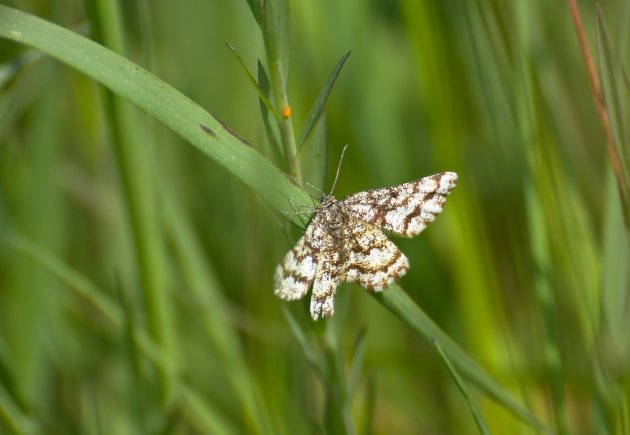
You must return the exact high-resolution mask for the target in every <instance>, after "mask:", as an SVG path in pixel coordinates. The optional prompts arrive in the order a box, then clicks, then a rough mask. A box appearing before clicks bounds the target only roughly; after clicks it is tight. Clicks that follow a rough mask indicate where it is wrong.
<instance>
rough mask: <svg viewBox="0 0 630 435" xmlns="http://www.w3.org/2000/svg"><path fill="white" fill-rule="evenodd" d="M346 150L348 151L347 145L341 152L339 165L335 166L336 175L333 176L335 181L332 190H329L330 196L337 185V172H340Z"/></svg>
mask: <svg viewBox="0 0 630 435" xmlns="http://www.w3.org/2000/svg"><path fill="white" fill-rule="evenodd" d="M346 149H348V144H346V145H345V146H344V147H343V150H342V151H341V157H339V164H338V165H337V173H336V174H335V181H333V185H332V189H330V194H331V195H332V194H333V192H334V191H335V186H336V185H337V180H338V179H339V171H340V170H341V163H343V156H344V154H346Z"/></svg>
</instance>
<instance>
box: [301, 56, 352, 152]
mask: <svg viewBox="0 0 630 435" xmlns="http://www.w3.org/2000/svg"><path fill="white" fill-rule="evenodd" d="M348 57H350V52H347V53H346V54H344V55H343V56H342V57H341V59H339V62H337V65H335V67H334V68H333V70H332V72H331V73H330V75H329V76H328V80H326V83H324V86H323V87H322V90H321V91H320V92H319V95H318V96H317V99H316V100H315V102H314V103H313V107H311V111H310V112H309V114H308V118H306V123H305V124H304V128H303V129H302V134H300V139H299V140H298V145H297V146H298V150H300V149H301V148H302V147H303V146H304V144H305V143H306V141H307V140H308V137H309V136H310V134H311V132H312V131H313V128H314V127H315V125H316V124H317V121H318V120H319V117H320V116H321V114H322V113H323V111H324V108H325V107H326V101H327V100H328V97H329V96H330V92H331V91H332V87H333V85H334V84H335V81H336V80H337V77H339V73H340V72H341V68H343V64H344V63H346V60H348Z"/></svg>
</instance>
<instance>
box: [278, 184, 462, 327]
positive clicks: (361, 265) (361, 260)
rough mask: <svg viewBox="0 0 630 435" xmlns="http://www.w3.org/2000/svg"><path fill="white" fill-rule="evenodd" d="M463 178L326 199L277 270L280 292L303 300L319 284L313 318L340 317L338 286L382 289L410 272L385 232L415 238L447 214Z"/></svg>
mask: <svg viewBox="0 0 630 435" xmlns="http://www.w3.org/2000/svg"><path fill="white" fill-rule="evenodd" d="M456 182H457V174H455V173H454V172H443V173H440V174H436V175H431V176H429V177H425V178H421V179H420V180H416V181H412V182H410V183H405V184H401V185H399V186H394V187H387V188H383V189H375V190H369V191H365V192H359V193H356V194H354V195H351V196H349V197H347V198H346V199H344V200H342V201H337V200H336V199H335V198H334V197H333V196H331V195H326V196H324V197H323V198H322V200H321V204H320V206H319V207H318V208H317V210H316V211H315V215H314V217H313V219H312V220H311V223H310V224H309V226H308V228H307V229H306V232H305V234H304V236H303V237H302V238H301V239H300V240H299V241H298V243H297V244H296V245H295V246H294V247H293V249H291V250H290V251H289V252H288V253H287V254H286V256H285V257H284V259H283V260H282V262H281V263H280V264H279V265H278V267H277V268H276V272H275V276H274V292H275V294H276V295H278V296H279V297H280V298H282V299H286V300H294V299H300V298H302V297H304V296H305V295H306V293H307V292H308V288H309V286H310V285H311V282H313V292H312V295H311V310H310V311H311V316H312V317H313V319H314V320H317V319H319V318H320V317H330V316H332V315H333V314H334V296H335V291H336V289H337V285H338V284H339V283H340V282H343V281H349V282H358V283H359V284H360V285H361V286H363V287H364V288H366V289H368V290H372V291H380V290H382V289H383V288H385V287H387V286H388V285H390V284H391V283H393V282H394V281H395V280H397V279H398V278H399V277H401V276H402V275H404V274H405V273H406V272H407V269H408V268H409V260H407V257H405V255H404V254H403V253H402V252H401V251H400V250H399V249H398V247H397V246H396V245H394V244H393V243H392V242H391V241H389V240H388V239H387V236H386V235H385V234H384V233H383V232H382V231H381V228H382V229H384V230H386V231H390V232H391V233H393V234H395V235H398V236H403V237H414V236H416V235H418V234H419V233H420V232H421V231H422V230H423V229H424V228H426V226H427V225H428V224H429V223H431V222H433V220H434V219H435V216H436V215H438V214H440V213H441V212H442V206H443V205H444V201H445V200H446V196H447V195H448V194H449V193H450V192H451V190H452V189H453V188H454V187H455V184H456Z"/></svg>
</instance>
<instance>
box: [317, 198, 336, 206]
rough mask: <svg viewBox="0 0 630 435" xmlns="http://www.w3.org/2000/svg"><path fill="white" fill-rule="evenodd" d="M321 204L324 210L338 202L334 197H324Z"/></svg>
mask: <svg viewBox="0 0 630 435" xmlns="http://www.w3.org/2000/svg"><path fill="white" fill-rule="evenodd" d="M319 202H320V206H321V207H322V208H325V207H328V206H331V205H333V204H334V203H335V202H337V200H336V199H335V197H334V196H332V195H324V196H322V199H320V200H319Z"/></svg>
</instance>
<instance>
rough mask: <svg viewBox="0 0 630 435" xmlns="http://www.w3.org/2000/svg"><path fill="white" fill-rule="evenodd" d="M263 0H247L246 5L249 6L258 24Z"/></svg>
mask: <svg viewBox="0 0 630 435" xmlns="http://www.w3.org/2000/svg"><path fill="white" fill-rule="evenodd" d="M263 1H264V0H247V5H248V6H249V10H250V11H252V15H253V16H254V19H255V20H256V22H257V23H258V24H260V20H261V19H262V2H263Z"/></svg>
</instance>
